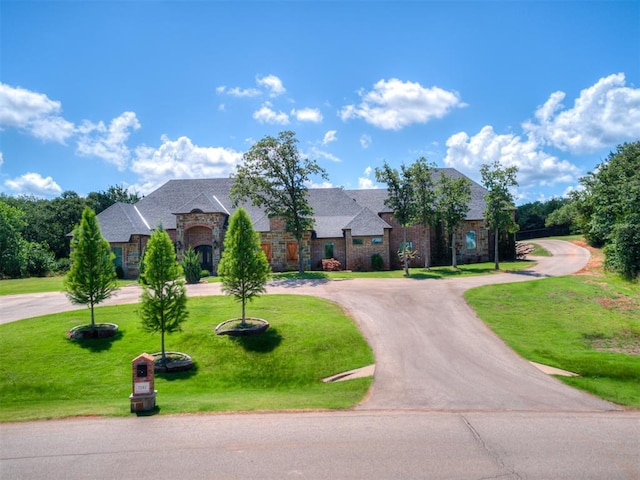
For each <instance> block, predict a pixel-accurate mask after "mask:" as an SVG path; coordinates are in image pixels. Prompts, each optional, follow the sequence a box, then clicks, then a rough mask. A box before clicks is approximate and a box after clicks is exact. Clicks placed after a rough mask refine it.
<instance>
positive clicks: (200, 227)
mask: <svg viewBox="0 0 640 480" xmlns="http://www.w3.org/2000/svg"><path fill="white" fill-rule="evenodd" d="M437 174H444V175H450V176H453V177H458V176H461V175H462V174H461V173H459V172H458V171H456V170H454V169H438V171H437ZM232 182H233V180H232V179H230V178H210V179H185V180H170V181H168V182H167V183H165V184H164V185H162V186H161V187H160V188H158V189H157V190H155V191H154V192H152V193H150V194H149V195H147V196H145V197H144V198H142V199H141V200H140V201H138V202H137V203H136V204H134V205H131V204H124V203H116V204H114V205H112V206H111V207H109V208H108V209H106V210H104V211H103V212H101V213H100V214H99V215H98V221H99V223H100V228H101V230H102V234H103V236H104V237H105V238H106V239H107V241H108V242H109V243H110V245H111V248H112V251H113V252H114V254H115V256H116V260H115V261H116V266H120V267H121V268H122V270H123V272H124V275H125V277H126V278H136V277H137V276H138V272H139V263H140V257H141V254H142V252H143V251H144V248H145V246H146V243H147V241H148V239H149V236H150V235H151V231H152V230H153V229H154V228H156V227H157V226H158V225H162V227H163V228H164V229H165V230H166V231H167V233H168V234H169V236H170V237H171V240H172V241H173V242H174V245H175V248H176V252H177V254H178V258H180V257H181V256H182V253H183V252H184V251H185V250H186V249H187V248H188V247H192V248H193V249H194V250H195V251H196V252H197V253H198V255H199V258H200V262H201V265H202V267H203V268H204V269H206V270H209V271H210V272H211V273H214V274H215V273H216V271H217V266H218V263H219V261H220V256H221V253H222V248H223V244H224V235H225V232H226V229H227V225H228V222H229V217H230V216H231V214H232V213H233V212H234V208H233V204H232V202H231V201H230V199H229V191H230V189H231V185H232ZM308 193H309V197H308V198H309V203H310V205H311V206H312V208H313V212H314V218H313V219H314V228H313V230H311V231H309V232H308V233H307V234H306V235H305V236H304V238H303V253H302V254H303V260H304V264H305V268H306V269H309V270H319V269H321V268H322V267H321V264H322V259H324V258H335V259H337V260H338V261H339V262H340V264H341V265H342V268H344V269H347V270H369V269H371V256H372V255H373V254H379V255H380V256H381V257H382V260H383V268H385V269H390V268H391V269H394V268H400V262H399V259H398V256H397V251H398V249H399V248H400V246H401V244H402V232H401V228H400V226H399V225H398V223H397V222H396V221H395V219H394V218H393V212H392V211H391V210H389V208H388V207H386V206H385V204H384V202H385V199H386V196H387V191H386V190H384V189H368V190H344V189H341V188H315V189H310V190H309V192H308ZM485 193H486V190H485V189H484V188H482V187H481V186H480V185H478V184H477V183H475V182H472V199H471V204H470V209H469V212H468V214H467V219H466V221H465V222H463V224H462V225H460V227H459V228H458V232H457V234H456V238H457V241H456V250H457V253H458V262H459V263H473V262H480V261H488V260H489V245H490V243H489V233H488V232H487V230H486V228H485V226H484V220H483V211H484V199H483V197H484V194H485ZM242 206H243V207H244V208H245V209H246V210H247V212H248V213H249V216H250V218H251V220H252V221H253V225H254V228H255V230H256V231H257V232H259V234H260V240H261V246H262V249H263V250H264V252H265V254H266V255H267V258H268V260H269V262H270V264H271V267H272V269H273V270H274V271H286V270H296V269H297V268H298V248H297V242H296V240H295V238H294V237H293V236H292V235H291V234H290V233H288V232H286V231H285V225H284V221H283V219H282V218H279V217H275V218H269V217H267V215H266V214H265V213H264V211H263V210H262V209H260V208H257V207H254V206H252V205H250V204H245V205H242ZM441 230H442V229H441V228H429V229H428V232H429V236H430V242H429V243H430V246H431V247H430V249H429V250H430V251H429V252H428V254H429V255H430V258H431V259H432V263H433V264H438V263H446V262H447V260H448V259H449V258H450V253H449V252H450V250H448V249H447V248H448V247H447V240H446V239H445V238H444V236H443V234H442V231H441ZM423 237H424V228H423V227H422V226H413V227H410V228H409V229H408V237H407V239H408V242H410V245H411V247H412V248H413V249H414V250H418V251H419V252H420V250H421V246H422V244H423V240H422V239H423ZM423 254H424V252H420V255H423ZM413 262H414V264H415V265H419V264H421V263H423V262H424V260H420V259H417V260H413Z"/></svg>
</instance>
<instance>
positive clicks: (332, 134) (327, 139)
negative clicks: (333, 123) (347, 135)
mask: <svg viewBox="0 0 640 480" xmlns="http://www.w3.org/2000/svg"><path fill="white" fill-rule="evenodd" d="M337 133H338V132H337V131H336V130H329V131H328V132H327V133H325V134H324V138H323V139H322V144H323V145H327V144H328V143H331V142H335V141H336V140H337V139H338V137H337V136H336V134H337Z"/></svg>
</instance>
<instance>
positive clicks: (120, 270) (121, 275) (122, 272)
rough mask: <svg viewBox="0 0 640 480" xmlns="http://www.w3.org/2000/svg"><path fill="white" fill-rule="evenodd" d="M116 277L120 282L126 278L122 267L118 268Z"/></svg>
mask: <svg viewBox="0 0 640 480" xmlns="http://www.w3.org/2000/svg"><path fill="white" fill-rule="evenodd" d="M116 277H118V278H119V279H120V280H122V279H123V278H124V268H122V267H121V266H120V265H118V266H117V267H116Z"/></svg>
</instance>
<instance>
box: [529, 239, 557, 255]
mask: <svg viewBox="0 0 640 480" xmlns="http://www.w3.org/2000/svg"><path fill="white" fill-rule="evenodd" d="M524 243H530V244H531V245H533V247H534V249H533V252H531V253H530V254H529V255H533V256H538V257H550V256H551V253H550V252H549V250H547V249H546V248H543V247H541V246H540V245H539V244H537V243H536V242H535V240H529V241H526V242H524Z"/></svg>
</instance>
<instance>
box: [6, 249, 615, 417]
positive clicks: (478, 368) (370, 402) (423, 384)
mask: <svg viewBox="0 0 640 480" xmlns="http://www.w3.org/2000/svg"><path fill="white" fill-rule="evenodd" d="M540 243H541V244H543V246H544V247H545V248H547V249H548V250H549V251H551V252H552V253H553V256H552V257H540V258H538V259H537V260H538V264H537V265H536V267H535V268H533V269H531V270H529V271H525V272H521V273H518V274H508V273H502V274H496V275H488V276H478V277H467V278H464V279H452V280H449V279H447V280H412V279H394V280H384V279H353V280H340V281H324V282H323V281H302V282H280V283H274V284H272V285H271V286H270V287H269V290H268V292H269V293H294V294H305V295H316V296H319V297H323V298H327V299H330V300H333V301H335V302H337V303H339V304H340V305H342V306H343V307H344V308H345V310H347V311H348V312H349V314H350V315H352V316H353V317H354V318H355V320H356V321H357V323H358V324H359V325H360V327H361V329H362V331H363V332H364V334H365V336H366V338H367V340H368V341H369V343H370V344H371V345H372V347H373V349H374V352H375V356H376V373H375V379H374V384H373V389H372V391H371V394H370V395H369V397H368V398H367V399H366V400H365V401H364V402H363V403H362V404H361V405H359V406H358V408H359V409H363V410H372V409H385V410H386V409H428V410H448V411H451V410H454V411H456V410H464V411H470V410H501V411H594V410H595V411H597V410H615V409H617V407H616V406H615V405H613V404H610V403H608V402H605V401H602V400H600V399H598V398H595V397H593V396H591V395H588V394H586V393H582V392H580V391H578V390H574V389H572V388H570V387H567V386H565V385H564V384H562V383H561V382H559V381H558V380H556V379H555V378H553V377H550V376H548V375H546V374H544V373H542V372H540V371H539V370H538V369H537V368H535V367H533V366H532V365H531V364H530V363H529V362H527V361H525V360H524V359H522V358H521V357H519V356H518V355H517V354H515V353H514V352H513V351H512V350H511V349H510V348H508V347H507V346H506V345H505V344H504V343H503V342H502V340H501V339H500V338H498V337H497V336H496V335H494V334H493V333H492V332H491V331H490V330H489V329H488V328H487V327H486V326H485V325H484V323H483V322H482V321H480V320H479V319H478V318H477V316H476V315H475V313H474V312H473V311H472V310H471V309H470V308H469V307H468V306H467V304H466V303H465V302H464V300H463V298H462V294H463V293H464V291H465V290H467V289H468V288H472V287H475V286H480V285H487V284H495V283H507V282H516V281H517V282H519V281H530V280H535V279H539V278H545V277H549V276H557V275H566V274H570V273H573V272H576V271H578V270H580V269H581V268H583V267H584V266H585V265H586V263H587V262H588V260H589V253H588V251H587V250H585V249H583V248H580V247H578V246H575V245H573V244H570V243H567V242H562V241H557V240H544V241H540ZM188 292H189V295H192V296H201V295H216V294H220V285H219V284H199V285H194V286H189V290H188ZM139 294H140V291H139V289H138V288H137V287H134V286H132V287H126V288H123V289H121V290H120V291H119V293H118V295H117V296H115V297H113V298H112V299H110V300H108V301H107V302H105V303H104V305H109V304H117V303H131V302H136V301H137V300H138V297H139ZM71 308H84V307H77V306H73V305H71V304H70V303H69V302H68V300H67V299H66V297H65V296H64V295H63V294H62V293H44V294H34V295H19V296H11V297H0V311H2V322H7V321H14V320H16V319H19V318H27V317H31V316H36V315H42V314H45V313H52V312H60V311H64V310H69V309H71ZM336 373H339V372H336Z"/></svg>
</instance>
